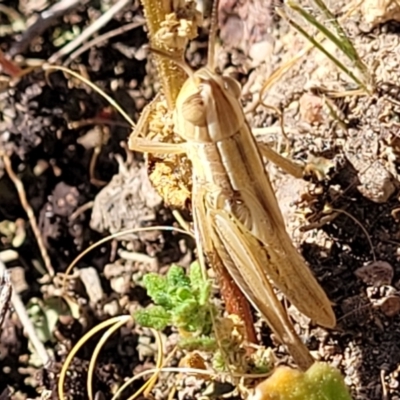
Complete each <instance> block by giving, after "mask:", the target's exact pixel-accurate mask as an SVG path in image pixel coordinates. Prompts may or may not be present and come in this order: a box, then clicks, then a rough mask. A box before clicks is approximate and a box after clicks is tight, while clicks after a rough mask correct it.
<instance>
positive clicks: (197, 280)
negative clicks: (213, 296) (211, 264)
mask: <svg viewBox="0 0 400 400" xmlns="http://www.w3.org/2000/svg"><path fill="white" fill-rule="evenodd" d="M189 279H190V285H191V286H192V288H193V289H199V288H201V287H202V285H204V282H205V279H204V278H203V272H202V271H201V265H200V263H199V262H198V261H194V262H192V264H190V269H189Z"/></svg>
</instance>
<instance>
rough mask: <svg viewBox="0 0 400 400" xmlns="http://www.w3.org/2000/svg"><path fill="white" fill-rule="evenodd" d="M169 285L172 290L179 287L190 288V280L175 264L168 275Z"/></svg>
mask: <svg viewBox="0 0 400 400" xmlns="http://www.w3.org/2000/svg"><path fill="white" fill-rule="evenodd" d="M167 285H168V287H169V288H170V290H171V289H173V288H178V287H185V286H186V287H188V288H190V280H189V278H188V277H187V276H186V275H185V270H184V269H183V268H182V267H179V266H177V265H175V264H172V265H171V266H170V268H169V270H168V273H167Z"/></svg>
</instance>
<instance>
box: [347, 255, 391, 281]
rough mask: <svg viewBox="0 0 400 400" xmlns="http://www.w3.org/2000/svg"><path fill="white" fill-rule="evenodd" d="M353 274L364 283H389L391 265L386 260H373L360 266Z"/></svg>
mask: <svg viewBox="0 0 400 400" xmlns="http://www.w3.org/2000/svg"><path fill="white" fill-rule="evenodd" d="M354 274H355V275H356V276H357V278H359V279H361V280H362V281H363V282H364V283H365V284H367V285H370V286H382V285H390V284H391V283H392V280H393V275H394V272H393V267H392V266H391V265H390V264H389V263H388V262H386V261H373V262H371V263H369V264H367V265H364V266H363V267H361V268H358V269H357V270H356V271H355V272H354Z"/></svg>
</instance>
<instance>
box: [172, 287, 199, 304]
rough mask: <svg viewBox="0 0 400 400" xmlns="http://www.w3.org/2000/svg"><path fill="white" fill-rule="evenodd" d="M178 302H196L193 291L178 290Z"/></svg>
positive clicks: (188, 289) (176, 294)
mask: <svg viewBox="0 0 400 400" xmlns="http://www.w3.org/2000/svg"><path fill="white" fill-rule="evenodd" d="M175 299H176V302H182V303H183V302H185V301H196V299H195V297H194V295H193V291H192V290H190V288H187V287H182V288H177V290H176V293H175Z"/></svg>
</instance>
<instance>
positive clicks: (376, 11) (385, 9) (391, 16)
mask: <svg viewBox="0 0 400 400" xmlns="http://www.w3.org/2000/svg"><path fill="white" fill-rule="evenodd" d="M361 13H362V16H363V18H364V20H365V22H367V23H368V24H371V26H373V27H375V26H376V25H380V24H384V23H385V22H388V21H400V3H399V2H398V1H397V0H364V1H362V2H361Z"/></svg>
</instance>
